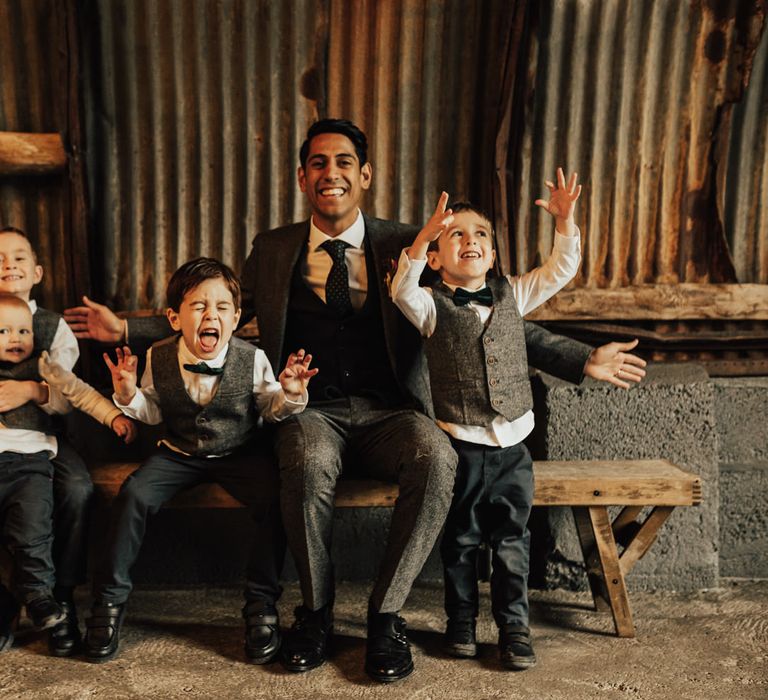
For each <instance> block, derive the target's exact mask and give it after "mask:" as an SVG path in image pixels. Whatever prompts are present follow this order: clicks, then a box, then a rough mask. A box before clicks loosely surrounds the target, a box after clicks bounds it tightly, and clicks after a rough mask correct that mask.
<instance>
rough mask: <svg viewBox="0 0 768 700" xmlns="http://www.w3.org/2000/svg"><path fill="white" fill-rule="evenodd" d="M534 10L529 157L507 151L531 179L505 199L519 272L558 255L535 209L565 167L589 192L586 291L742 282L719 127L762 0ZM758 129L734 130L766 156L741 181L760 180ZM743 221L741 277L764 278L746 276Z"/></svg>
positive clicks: (583, 2) (618, 0)
mask: <svg viewBox="0 0 768 700" xmlns="http://www.w3.org/2000/svg"><path fill="white" fill-rule="evenodd" d="M533 7H534V8H535V12H534V13H533V17H532V22H533V24H532V32H533V33H534V36H535V39H534V41H533V43H532V50H531V56H530V59H529V64H528V78H527V81H528V86H527V91H526V100H525V114H524V117H523V119H524V126H523V138H522V148H521V150H520V151H519V152H516V153H513V154H510V162H511V163H512V164H513V165H512V170H513V172H516V173H518V174H519V175H518V176H519V181H520V183H521V185H520V187H519V188H517V189H516V190H510V191H509V195H510V198H511V205H512V208H513V210H515V211H517V213H518V214H517V221H516V236H515V238H516V251H515V252H516V259H515V261H514V266H515V268H516V269H517V270H526V269H529V268H530V267H531V266H532V265H534V264H536V263H537V262H538V261H539V260H540V259H541V257H542V256H544V255H546V254H547V253H548V251H549V250H550V248H551V236H552V233H551V223H550V221H549V220H548V215H546V214H544V213H541V212H539V211H537V210H535V209H534V208H533V207H532V206H531V202H532V201H533V200H534V199H535V198H536V197H537V196H538V195H539V193H540V192H541V189H542V183H543V180H544V179H545V177H551V176H552V174H553V173H554V171H555V168H556V166H558V165H563V166H565V167H566V168H568V169H569V170H573V169H577V170H578V171H579V173H580V174H581V179H582V181H583V182H584V184H585V189H584V193H583V196H582V199H581V201H580V202H579V219H580V223H581V227H582V232H583V234H584V244H585V245H584V251H585V255H584V263H583V266H582V272H581V274H580V276H579V278H577V282H576V284H577V285H578V286H585V287H617V286H626V285H631V284H644V283H654V282H658V283H675V282H678V281H686V282H717V281H735V272H734V265H733V261H732V260H731V256H730V255H729V251H728V249H727V244H726V235H725V233H724V232H723V229H722V226H721V223H722V222H721V219H720V217H719V216H718V213H717V191H716V184H717V177H716V176H717V170H716V166H715V154H716V145H717V141H718V139H717V132H718V128H719V126H720V124H721V118H722V114H723V107H724V106H725V105H726V104H728V103H729V102H731V101H733V100H735V99H738V98H739V97H740V95H741V92H742V88H743V83H744V80H745V68H747V67H748V65H749V62H750V59H751V57H752V54H753V53H754V49H755V46H756V44H757V41H758V39H759V37H760V32H761V30H762V25H763V15H762V3H759V2H747V1H736V0H733V1H731V2H703V1H701V0H698V1H697V0H694V1H692V2H679V0H644V1H643V2H624V1H623V0H562V1H553V0H545V1H544V2H541V3H538V4H535V5H534V6H533ZM756 75H758V76H759V73H757V72H756ZM763 75H764V74H763ZM758 99H760V98H758ZM762 116H763V119H764V114H763V115H762ZM756 121H758V119H757V118H753V120H752V122H751V123H750V122H749V119H746V120H744V121H743V122H741V123H739V122H734V129H735V131H736V132H738V133H739V134H740V136H741V138H742V139H743V140H744V142H745V144H748V145H746V146H745V147H747V148H751V149H754V150H755V151H756V155H755V159H756V163H754V164H753V167H752V170H751V171H745V170H743V169H742V170H740V172H739V174H738V180H739V181H740V182H752V181H754V173H755V172H758V171H759V168H760V167H762V166H763V165H764V163H765V162H766V160H768V154H767V153H766V150H765V141H764V140H763V141H762V143H761V142H760V141H759V140H758V139H756V138H755V136H756V134H755V133H754V132H753V131H750V129H752V128H754V124H755V123H756ZM763 123H764V122H763ZM760 148H762V151H760V150H758V149H760ZM758 163H759V165H758ZM744 165H745V163H744V162H742V163H741V166H742V168H743V166H744ZM734 176H735V173H734ZM741 226H742V225H741V224H740V223H737V225H736V226H735V228H734V229H733V230H732V231H731V232H729V236H730V238H731V240H732V250H733V252H734V254H735V255H736V256H743V259H741V260H738V262H737V267H738V269H740V270H742V271H744V272H745V273H747V277H745V278H740V281H743V282H751V281H758V280H757V279H754V278H753V277H751V275H752V274H753V273H749V272H748V270H747V269H748V268H749V269H752V270H754V268H751V267H750V265H751V263H750V262H748V261H749V259H750V256H751V255H752V254H753V251H754V248H755V246H754V245H752V246H750V245H749V244H746V245H744V244H742V243H741V241H749V240H751V239H750V237H751V236H752V232H751V231H748V230H747V229H746V227H745V228H741ZM764 241H765V237H764V236H763V243H762V244H761V245H763V246H765V242H764Z"/></svg>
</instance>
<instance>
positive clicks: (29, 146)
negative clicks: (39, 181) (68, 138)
mask: <svg viewBox="0 0 768 700" xmlns="http://www.w3.org/2000/svg"><path fill="white" fill-rule="evenodd" d="M66 167H67V154H66V151H65V150H64V144H63V143H62V140H61V136H60V135H59V134H27V133H21V132H16V131H0V176H2V175H52V174H55V173H60V172H63V171H64V169H65V168H66Z"/></svg>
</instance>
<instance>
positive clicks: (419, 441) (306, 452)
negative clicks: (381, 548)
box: [275, 397, 457, 613]
mask: <svg viewBox="0 0 768 700" xmlns="http://www.w3.org/2000/svg"><path fill="white" fill-rule="evenodd" d="M275 445H276V450H277V456H278V462H279V465H280V480H281V487H280V504H281V510H282V513H283V522H284V524H285V530H286V534H287V537H288V547H289V549H290V550H291V553H292V554H293V558H294V560H295V562H296V566H297V569H298V572H299V581H300V584H301V592H302V595H303V598H304V604H305V605H306V606H307V607H308V608H309V609H311V610H319V609H320V608H322V607H323V606H326V605H332V604H333V601H334V576H333V563H332V561H331V554H330V550H331V532H332V526H333V498H334V493H335V490H336V481H337V479H338V478H339V477H340V476H341V474H342V472H343V471H344V470H345V464H346V465H348V468H349V467H351V468H353V469H354V473H355V475H365V476H368V477H370V478H373V479H379V480H381V481H389V482H394V483H397V484H399V486H400V495H399V497H398V499H397V502H396V504H395V509H394V513H393V515H392V524H391V526H390V532H389V538H388V541H387V546H386V549H385V552H384V558H383V561H382V562H381V565H380V568H379V574H378V577H377V579H376V582H375V584H374V587H373V591H372V593H371V598H370V604H371V607H372V609H373V610H374V611H376V612H385V613H389V612H397V611H398V610H400V609H401V608H402V607H403V605H404V604H405V599H406V598H407V597H408V593H409V592H410V590H411V586H412V585H413V581H414V580H415V578H416V576H418V574H419V572H420V571H421V568H422V567H423V566H424V562H425V561H426V559H427V557H428V556H429V553H430V551H431V550H432V546H433V545H434V543H435V540H436V539H437V536H438V534H439V533H440V529H441V527H442V526H443V523H444V521H445V517H446V514H447V513H448V508H449V506H450V503H451V493H452V489H453V480H454V478H455V474H456V461H457V457H456V453H455V452H454V451H453V449H452V448H451V444H450V441H449V440H448V438H447V437H446V435H445V434H444V433H443V432H442V431H441V430H440V429H439V428H438V427H437V426H436V425H435V424H434V422H433V421H432V420H430V419H429V418H427V416H425V415H423V414H421V413H419V412H417V411H413V410H393V409H389V408H381V407H377V406H376V404H375V403H374V402H373V401H371V400H368V399H363V398H357V397H351V398H345V399H338V400H335V401H329V402H323V403H322V404H314V405H313V406H312V407H310V408H308V409H307V410H305V411H304V412H303V413H300V414H298V415H296V416H291V417H290V418H288V419H287V420H285V421H283V422H282V423H279V424H278V426H277V437H276V443H275Z"/></svg>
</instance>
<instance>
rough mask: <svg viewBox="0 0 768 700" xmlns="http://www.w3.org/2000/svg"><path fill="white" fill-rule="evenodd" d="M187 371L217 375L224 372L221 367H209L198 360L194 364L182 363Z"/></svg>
mask: <svg viewBox="0 0 768 700" xmlns="http://www.w3.org/2000/svg"><path fill="white" fill-rule="evenodd" d="M183 367H184V369H185V370H187V372H194V373H195V374H210V375H212V376H214V377H217V376H218V375H220V374H224V368H223V367H211V366H210V365H208V364H206V363H205V362H198V363H197V364H196V365H183Z"/></svg>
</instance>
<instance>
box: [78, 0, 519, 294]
mask: <svg viewBox="0 0 768 700" xmlns="http://www.w3.org/2000/svg"><path fill="white" fill-rule="evenodd" d="M511 8H514V3H511V2H509V1H508V0H495V1H494V2H486V3H478V2H474V1H473V0H450V1H448V2H429V1H426V0H405V1H403V2H399V1H398V2H394V1H391V2H382V1H377V2H376V1H373V0H362V1H359V2H358V1H355V0H330V2H320V1H314V2H313V1H311V0H291V1H290V2H287V1H286V2H266V1H262V2H256V3H253V2H235V1H222V2H213V1H211V0H197V1H196V2H187V1H186V0H161V1H160V2H154V1H152V0H135V1H132V2H129V1H127V0H123V1H120V0H115V1H112V0H108V1H107V0H94V1H93V2H89V3H87V4H86V5H85V6H84V8H83V23H84V25H85V26H94V27H97V29H96V30H93V31H91V32H89V33H88V35H87V36H86V41H85V53H86V56H87V59H86V63H87V66H88V71H87V73H86V81H85V84H84V94H85V96H86V100H87V109H86V114H87V118H88V122H87V126H88V129H87V131H88V134H89V139H90V140H89V144H88V145H89V165H90V171H91V199H92V201H93V213H94V226H95V230H96V231H97V232H100V233H99V241H100V245H101V250H102V251H103V259H104V262H105V267H106V270H107V272H106V277H105V278H104V285H103V286H104V289H103V293H104V296H105V297H106V298H107V299H108V300H110V301H111V302H113V303H115V305H116V306H118V307H119V308H136V307H146V306H161V305H162V304H163V296H164V286H165V282H166V280H167V278H168V277H169V276H170V274H171V272H172V271H173V270H174V269H175V267H176V266H178V265H179V264H180V263H181V262H183V261H185V260H186V259H188V258H189V257H190V256H193V255H197V254H208V255H214V256H218V257H221V258H223V259H224V260H225V261H226V262H228V263H230V264H232V265H233V266H234V267H235V268H236V269H239V268H240V266H241V263H242V261H243V259H244V257H245V255H246V254H247V252H248V250H249V249H250V240H251V238H252V237H253V235H254V234H255V233H256V232H257V231H260V230H265V229H267V228H269V227H272V226H276V225H278V224H284V223H288V222H291V221H294V220H298V219H300V218H302V217H304V216H306V214H307V211H306V208H305V203H304V198H303V196H301V194H300V192H299V191H298V188H297V186H296V167H297V165H298V159H297V152H298V147H299V145H300V143H301V141H302V138H303V135H304V134H305V132H306V128H307V126H308V125H309V124H310V123H311V122H312V121H314V119H315V118H316V115H317V114H320V115H321V116H345V117H348V118H351V119H353V120H356V121H357V122H358V123H359V124H360V126H361V127H362V128H363V129H364V130H365V131H366V132H367V134H368V136H369V139H370V144H371V148H370V154H371V159H372V162H373V165H374V173H375V176H374V187H373V191H372V192H371V194H370V195H369V196H368V200H367V205H366V208H367V211H368V212H369V213H371V214H372V215H376V216H382V217H389V218H397V219H400V220H405V221H420V220H423V217H424V216H425V215H427V214H428V213H431V210H432V208H433V207H434V204H435V202H436V201H437V197H438V195H439V193H440V190H441V189H447V190H448V191H450V192H451V193H452V194H460V195H462V196H464V197H467V196H475V197H477V194H478V192H479V191H480V189H481V185H480V183H479V181H478V179H477V178H473V177H472V173H473V172H478V171H479V172H482V171H483V170H487V169H488V167H490V164H491V161H490V160H489V159H488V156H489V155H492V143H493V138H494V134H493V129H494V123H493V121H492V120H491V121H490V122H489V120H488V103H489V101H490V103H491V104H492V100H493V97H494V90H497V89H498V88H497V87H496V85H495V84H494V82H495V73H494V70H493V66H495V65H497V64H498V61H497V60H496V52H497V51H498V49H499V46H500V45H502V44H503V41H504V39H505V37H506V32H507V26H508V22H509V18H510V16H511V15H510V9H511ZM326 57H327V58H326ZM483 143H485V144H490V146H489V145H486V146H485V147H484V146H483ZM483 160H485V162H483Z"/></svg>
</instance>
